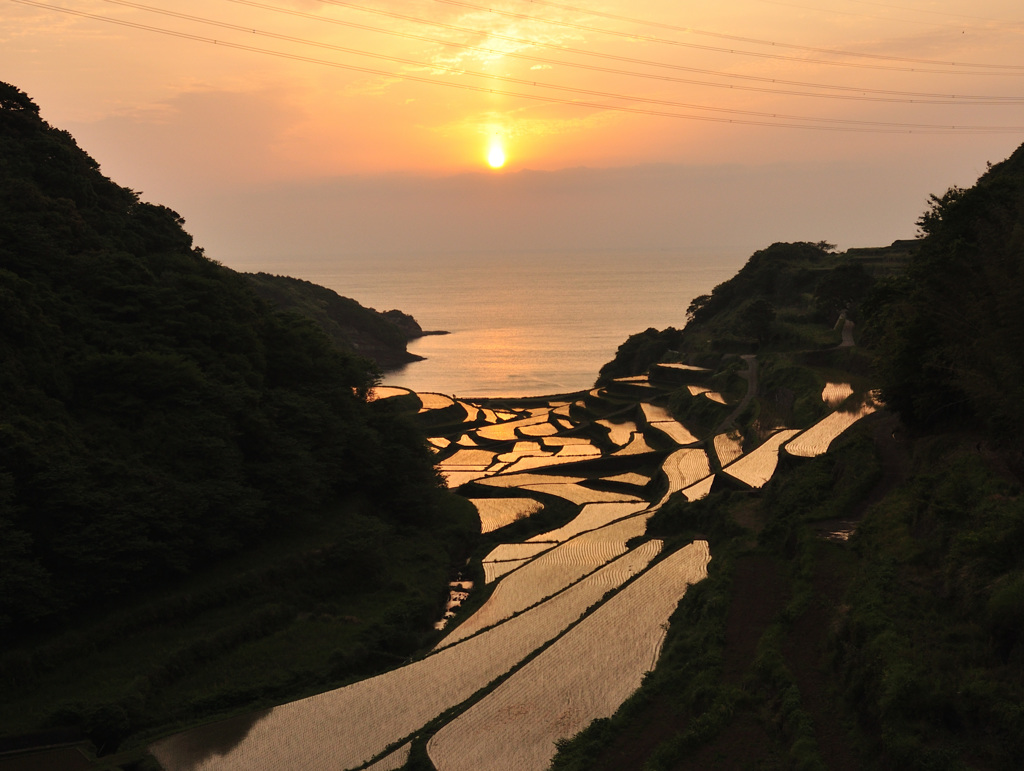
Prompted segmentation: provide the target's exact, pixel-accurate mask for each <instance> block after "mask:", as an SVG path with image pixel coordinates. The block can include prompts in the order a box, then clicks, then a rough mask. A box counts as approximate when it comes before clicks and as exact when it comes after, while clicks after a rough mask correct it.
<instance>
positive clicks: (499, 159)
mask: <svg viewBox="0 0 1024 771" xmlns="http://www.w3.org/2000/svg"><path fill="white" fill-rule="evenodd" d="M487 163H488V164H490V167H491V168H492V169H500V168H501V167H502V166H504V165H505V151H504V150H503V149H502V148H501V145H499V144H494V145H491V150H490V152H488V153H487Z"/></svg>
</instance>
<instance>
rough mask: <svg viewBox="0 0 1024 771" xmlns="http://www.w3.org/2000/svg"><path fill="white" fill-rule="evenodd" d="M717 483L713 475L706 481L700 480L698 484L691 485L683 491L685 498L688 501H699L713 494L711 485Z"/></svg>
mask: <svg viewBox="0 0 1024 771" xmlns="http://www.w3.org/2000/svg"><path fill="white" fill-rule="evenodd" d="M714 482H715V476H714V474H712V475H711V476H709V477H706V478H705V479H702V480H700V481H699V482H697V484H694V485H690V486H689V487H687V488H685V489H684V490H683V496H684V497H685V498H686V500H688V501H699V500H700V499H701V498H704V497H705V496H707V495H708V493H710V492H711V485H713V484H714Z"/></svg>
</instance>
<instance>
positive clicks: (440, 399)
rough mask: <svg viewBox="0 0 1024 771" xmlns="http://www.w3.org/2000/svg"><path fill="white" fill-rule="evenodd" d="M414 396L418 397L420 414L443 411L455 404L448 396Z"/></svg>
mask: <svg viewBox="0 0 1024 771" xmlns="http://www.w3.org/2000/svg"><path fill="white" fill-rule="evenodd" d="M416 395H417V396H419V397H420V404H422V405H423V406H422V407H421V408H420V412H429V411H430V410H443V409H444V408H445V407H451V406H452V405H453V404H455V402H454V400H452V398H451V397H450V396H444V395H443V394H425V393H418V394H416Z"/></svg>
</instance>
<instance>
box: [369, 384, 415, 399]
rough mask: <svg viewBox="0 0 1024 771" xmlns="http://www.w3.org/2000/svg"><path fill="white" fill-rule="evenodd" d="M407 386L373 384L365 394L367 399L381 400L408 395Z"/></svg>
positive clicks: (409, 392)
mask: <svg viewBox="0 0 1024 771" xmlns="http://www.w3.org/2000/svg"><path fill="white" fill-rule="evenodd" d="M411 393H412V391H410V390H409V389H408V388H398V387H397V386H374V387H373V388H371V389H370V392H369V393H368V394H367V395H366V400H367V401H371V402H372V401H381V400H382V399H391V398H393V397H395V396H408V395H409V394H411Z"/></svg>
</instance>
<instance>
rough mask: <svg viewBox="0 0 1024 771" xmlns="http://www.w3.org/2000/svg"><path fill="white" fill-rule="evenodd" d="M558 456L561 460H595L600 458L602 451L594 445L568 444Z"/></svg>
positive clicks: (559, 451) (560, 450)
mask: <svg viewBox="0 0 1024 771" xmlns="http://www.w3.org/2000/svg"><path fill="white" fill-rule="evenodd" d="M556 455H557V456H558V457H559V458H567V457H573V458H595V457H600V455H601V450H600V449H599V448H597V447H594V445H592V444H567V445H565V446H564V447H561V448H560V449H559V450H558V452H557V453H556Z"/></svg>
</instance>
